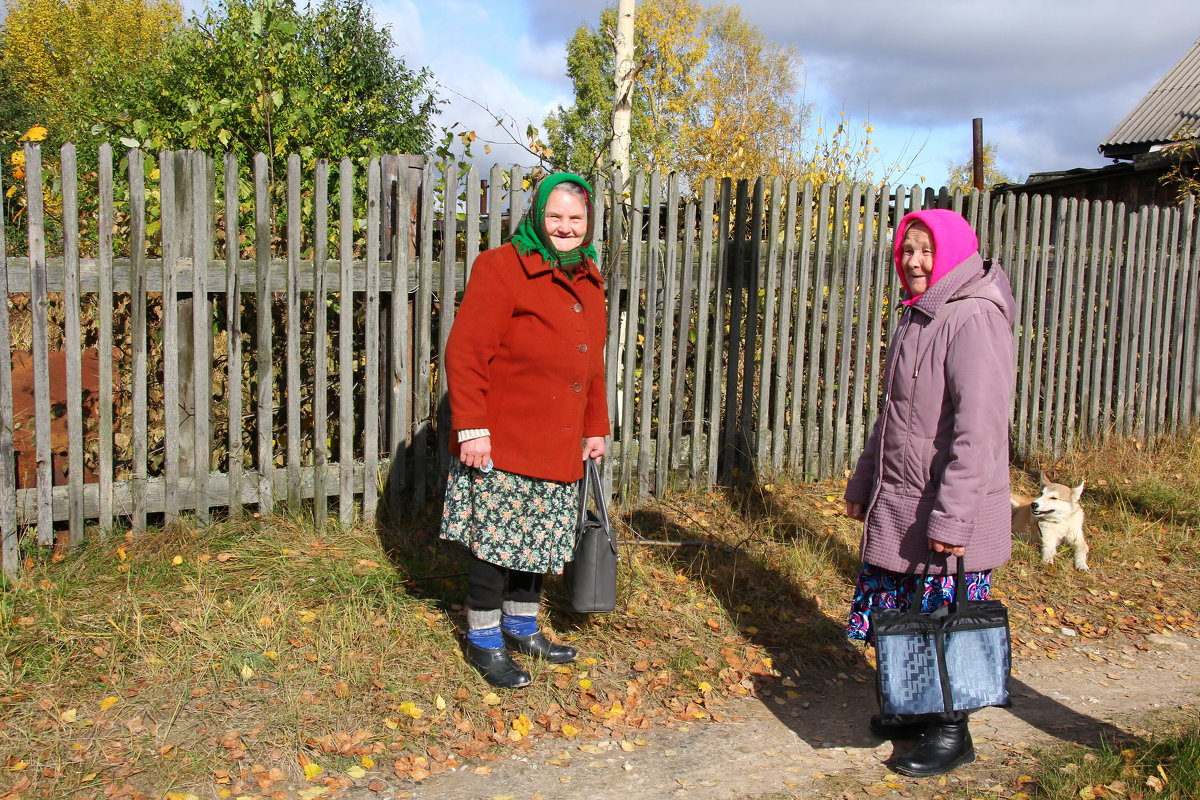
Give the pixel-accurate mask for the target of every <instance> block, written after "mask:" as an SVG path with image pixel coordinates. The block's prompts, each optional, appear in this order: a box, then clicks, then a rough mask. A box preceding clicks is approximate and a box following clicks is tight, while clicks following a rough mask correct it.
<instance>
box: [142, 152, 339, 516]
mask: <svg viewBox="0 0 1200 800" xmlns="http://www.w3.org/2000/svg"><path fill="white" fill-rule="evenodd" d="M270 169H271V168H270V164H269V162H268V161H267V157H266V156H265V155H263V154H262V153H256V154H255V155H254V260H255V264H256V266H257V273H256V275H255V282H256V284H257V286H258V300H257V302H256V304H255V340H254V355H255V359H256V361H257V367H258V368H257V370H256V372H257V377H258V385H257V392H256V397H255V400H256V404H255V414H254V418H255V423H256V425H257V428H258V430H257V434H258V436H257V438H258V443H257V444H258V446H257V451H258V453H257V455H258V458H257V462H258V497H257V501H258V513H259V514H261V515H262V516H264V517H266V516H268V515H270V514H272V513H273V512H274V510H275V489H274V486H273V484H272V482H271V476H272V475H273V474H274V471H275V451H274V448H273V447H272V443H273V440H274V426H275V417H274V408H275V402H274V394H275V393H274V391H273V386H272V383H273V381H274V378H273V377H272V373H273V366H274V356H273V352H272V350H273V346H272V339H271V322H272V318H273V314H272V313H271V306H272V304H273V302H274V298H273V297H272V295H271V292H270V291H268V288H269V287H270V285H271V205H270V200H269V199H268V194H267V193H268V185H267V184H268V181H269V180H270V175H271V172H270ZM164 205H165V204H164ZM342 230H347V228H343V229H342Z"/></svg>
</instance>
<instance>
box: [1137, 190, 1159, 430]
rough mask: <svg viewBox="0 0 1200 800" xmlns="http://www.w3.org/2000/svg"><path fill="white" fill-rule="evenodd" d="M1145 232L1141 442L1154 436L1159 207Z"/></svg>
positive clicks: (1149, 212) (1139, 405) (1141, 266)
mask: <svg viewBox="0 0 1200 800" xmlns="http://www.w3.org/2000/svg"><path fill="white" fill-rule="evenodd" d="M1147 216H1148V219H1147V222H1146V233H1147V235H1148V236H1149V239H1148V240H1147V239H1143V240H1142V241H1143V242H1145V247H1143V248H1142V253H1141V256H1140V257H1139V259H1138V262H1139V269H1138V274H1139V275H1141V276H1142V291H1141V294H1140V295H1139V297H1140V298H1141V302H1139V303H1138V305H1139V306H1140V307H1141V312H1142V313H1141V323H1140V325H1139V326H1138V345H1139V348H1140V353H1141V355H1140V356H1139V358H1138V393H1137V397H1138V401H1137V436H1138V439H1140V440H1142V441H1145V440H1146V435H1147V434H1148V433H1152V432H1153V431H1152V430H1151V428H1150V422H1151V419H1152V416H1153V409H1152V408H1151V407H1150V384H1151V382H1152V377H1151V376H1152V375H1153V374H1154V372H1153V367H1152V364H1153V360H1152V359H1153V356H1154V353H1153V350H1152V347H1151V342H1152V340H1153V332H1154V306H1155V305H1156V303H1154V302H1153V299H1154V292H1155V288H1156V284H1157V283H1158V274H1159V272H1160V271H1161V267H1160V265H1159V263H1158V258H1157V254H1158V219H1159V212H1158V206H1149V207H1148V208H1147Z"/></svg>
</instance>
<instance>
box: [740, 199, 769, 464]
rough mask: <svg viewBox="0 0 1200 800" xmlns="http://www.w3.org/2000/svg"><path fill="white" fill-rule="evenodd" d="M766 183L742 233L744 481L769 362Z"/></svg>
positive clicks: (753, 451)
mask: <svg viewBox="0 0 1200 800" xmlns="http://www.w3.org/2000/svg"><path fill="white" fill-rule="evenodd" d="M765 194H766V185H765V183H764V181H763V179H762V178H756V179H755V180H754V193H753V195H752V196H751V197H752V199H751V205H750V228H749V230H748V231H746V233H745V234H743V238H742V241H743V251H742V252H743V254H744V255H745V256H748V259H749V260H748V261H746V262H744V263H745V264H746V265H747V267H748V270H747V272H746V273H745V282H746V300H745V306H744V307H743V312H742V313H743V316H744V318H745V320H746V338H745V341H744V342H743V346H742V380H741V384H742V385H741V406H740V412H741V413H740V418H739V420H738V423H737V429H738V452H739V454H740V456H741V458H740V461H741V468H742V472H743V478H742V480H743V481H745V482H750V481H754V480H756V479H757V475H758V458H757V453H758V442H757V438H758V433H759V430H758V426H756V425H755V422H754V416H755V415H754V405H755V400H756V395H755V387H756V386H757V385H758V384H760V383H761V381H762V380H763V378H764V377H765V376H764V374H763V370H764V369H765V366H766V362H761V361H760V360H759V354H760V352H761V344H760V343H761V341H762V336H761V333H760V331H759V312H758V298H759V296H760V294H759V293H760V292H761V291H762V281H761V270H762V234H761V233H760V231H761V230H762V229H763V216H764V214H763V211H764V209H763V206H764V204H765V202H766V197H765Z"/></svg>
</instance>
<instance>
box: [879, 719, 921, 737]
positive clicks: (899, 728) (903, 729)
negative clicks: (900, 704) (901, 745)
mask: <svg viewBox="0 0 1200 800" xmlns="http://www.w3.org/2000/svg"><path fill="white" fill-rule="evenodd" d="M870 725H871V731H872V732H873V733H874V734H875V735H876V736H878V737H879V738H880V739H915V738H917V737H918V736H920V735H921V734H922V733H924V732H925V729H926V728H928V727H929V720H927V719H921V718H920V717H918V716H917V715H915V714H876V715H874V716H873V717H871V723H870Z"/></svg>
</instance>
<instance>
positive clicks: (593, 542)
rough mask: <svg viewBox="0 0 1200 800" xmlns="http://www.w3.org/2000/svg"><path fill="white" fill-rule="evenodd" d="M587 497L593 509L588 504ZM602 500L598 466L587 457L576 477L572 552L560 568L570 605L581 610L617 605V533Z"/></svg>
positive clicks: (587, 611)
mask: <svg viewBox="0 0 1200 800" xmlns="http://www.w3.org/2000/svg"><path fill="white" fill-rule="evenodd" d="M589 499H590V501H591V503H592V505H594V506H595V508H594V509H592V508H589V507H588V502H589ZM604 500H605V498H604V491H603V488H602V483H601V480H600V467H599V465H598V464H597V463H596V460H595V459H594V458H589V459H588V460H587V461H586V462H585V463H584V469H583V480H581V481H579V514H578V517H577V519H576V525H575V554H574V555H573V556H572V558H571V560H570V561H569V562H567V564H566V566H565V567H564V568H563V577H564V579H565V581H566V584H567V590H568V591H569V592H570V595H571V608H572V609H573V610H575V611H578V612H580V613H585V614H595V613H601V612H605V611H612V610H613V609H614V608H616V605H617V537H616V535H615V534H614V533H613V530H612V526H611V525H610V524H609V522H608V508H607V506H606V504H605V501H604Z"/></svg>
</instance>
